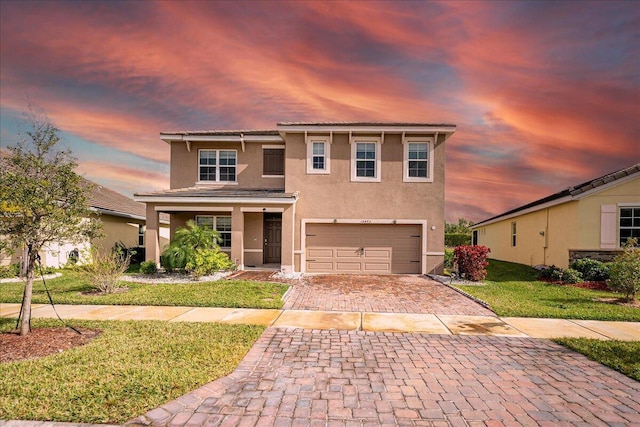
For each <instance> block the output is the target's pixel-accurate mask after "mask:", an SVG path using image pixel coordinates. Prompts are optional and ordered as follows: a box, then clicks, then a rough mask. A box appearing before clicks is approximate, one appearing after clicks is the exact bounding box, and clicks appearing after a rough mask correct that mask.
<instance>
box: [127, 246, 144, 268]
mask: <svg viewBox="0 0 640 427" xmlns="http://www.w3.org/2000/svg"><path fill="white" fill-rule="evenodd" d="M127 251H129V255H130V257H131V264H142V263H143V262H144V259H145V258H146V249H145V248H144V247H143V246H133V247H130V248H128V249H127Z"/></svg>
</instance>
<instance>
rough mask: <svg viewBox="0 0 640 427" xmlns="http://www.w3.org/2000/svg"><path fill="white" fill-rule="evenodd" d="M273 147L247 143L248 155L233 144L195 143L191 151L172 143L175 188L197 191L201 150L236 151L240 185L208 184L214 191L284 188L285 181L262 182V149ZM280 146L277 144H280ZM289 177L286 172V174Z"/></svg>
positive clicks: (173, 182) (172, 182)
mask: <svg viewBox="0 0 640 427" xmlns="http://www.w3.org/2000/svg"><path fill="white" fill-rule="evenodd" d="M263 145H273V144H263V143H259V142H246V143H245V151H242V147H241V145H240V143H233V142H220V143H215V144H212V143H210V142H209V143H208V142H192V143H191V151H188V150H187V145H186V144H185V143H184V142H172V143H171V176H170V186H171V188H186V187H193V186H195V185H196V183H197V181H198V150H200V149H216V150H236V151H237V168H236V175H237V180H238V182H237V184H235V183H234V184H224V183H221V184H210V183H208V184H206V186H210V187H216V188H219V187H223V186H227V187H230V188H280V189H281V188H284V177H283V178H262V146H263ZM276 145H277V144H276ZM285 173H286V172H285Z"/></svg>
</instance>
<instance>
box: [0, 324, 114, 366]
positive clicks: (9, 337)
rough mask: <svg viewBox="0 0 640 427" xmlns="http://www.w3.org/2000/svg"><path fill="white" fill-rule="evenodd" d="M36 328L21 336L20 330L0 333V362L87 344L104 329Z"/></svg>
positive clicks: (42, 355) (58, 351) (35, 357)
mask: <svg viewBox="0 0 640 427" xmlns="http://www.w3.org/2000/svg"><path fill="white" fill-rule="evenodd" d="M76 329H77V330H79V331H80V332H81V333H82V334H78V333H77V332H75V331H74V330H72V329H71V328H65V327H61V328H34V329H33V330H32V331H31V333H29V334H27V335H25V336H20V334H19V332H17V331H13V332H3V333H1V334H0V363H8V362H16V361H19V360H28V359H37V358H39V357H44V356H49V355H51V354H56V353H61V352H63V351H64V350H69V349H72V348H74V347H78V346H81V345H85V344H87V343H88V342H90V341H91V340H92V339H94V338H96V337H97V336H98V335H100V333H101V332H102V331H100V330H97V329H87V328H76Z"/></svg>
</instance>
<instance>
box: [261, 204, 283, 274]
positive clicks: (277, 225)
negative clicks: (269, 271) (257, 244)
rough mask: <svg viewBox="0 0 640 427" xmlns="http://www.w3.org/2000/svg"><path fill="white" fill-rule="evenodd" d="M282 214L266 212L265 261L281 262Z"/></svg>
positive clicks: (269, 262) (270, 262)
mask: <svg viewBox="0 0 640 427" xmlns="http://www.w3.org/2000/svg"><path fill="white" fill-rule="evenodd" d="M281 242H282V215H281V214H268V213H265V214H264V263H265V264H280V259H281V258H280V250H281V246H282V244H281Z"/></svg>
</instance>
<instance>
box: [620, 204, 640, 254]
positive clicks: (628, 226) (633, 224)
mask: <svg viewBox="0 0 640 427" xmlns="http://www.w3.org/2000/svg"><path fill="white" fill-rule="evenodd" d="M619 228H620V246H623V245H624V244H625V243H626V242H627V239H629V238H636V239H638V240H640V207H623V208H620V227H619Z"/></svg>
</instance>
